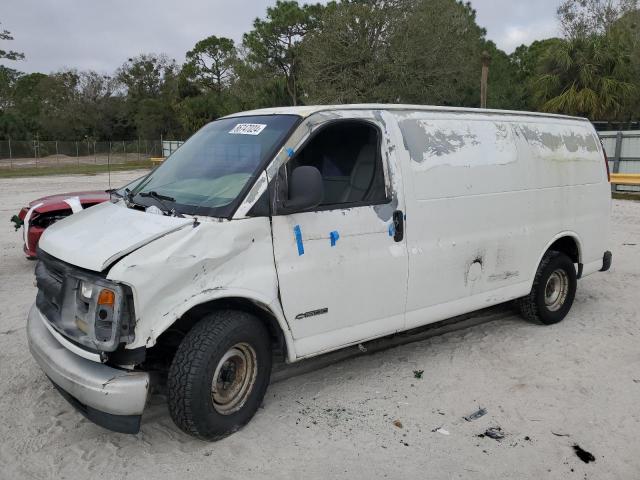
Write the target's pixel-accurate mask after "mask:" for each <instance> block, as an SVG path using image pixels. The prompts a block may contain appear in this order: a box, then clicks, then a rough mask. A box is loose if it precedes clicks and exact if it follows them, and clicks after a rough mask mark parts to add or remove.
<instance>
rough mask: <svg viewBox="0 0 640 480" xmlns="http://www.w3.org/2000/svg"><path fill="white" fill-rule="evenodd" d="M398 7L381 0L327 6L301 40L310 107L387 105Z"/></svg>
mask: <svg viewBox="0 0 640 480" xmlns="http://www.w3.org/2000/svg"><path fill="white" fill-rule="evenodd" d="M399 15H400V14H399V12H398V10H397V7H396V5H392V4H389V3H388V2H385V1H382V0H374V1H371V2H342V3H340V4H335V3H333V4H329V5H328V6H327V8H326V9H325V10H324V11H323V12H322V14H321V15H320V17H319V19H318V25H319V26H318V28H317V29H316V30H314V31H313V32H310V33H309V34H308V35H307V36H306V38H305V39H304V40H303V42H302V44H301V49H300V55H301V56H302V57H303V58H304V64H303V66H302V75H301V78H302V82H303V85H304V88H305V91H306V93H307V95H308V97H307V100H308V101H309V102H311V103H321V104H322V103H324V104H326V103H338V104H339V103H361V102H374V101H385V100H387V99H388V95H389V91H388V89H385V84H386V82H387V79H388V73H389V70H390V61H391V59H390V58H389V45H390V41H391V34H390V29H391V28H393V26H394V25H395V24H396V23H397V21H398V19H399Z"/></svg>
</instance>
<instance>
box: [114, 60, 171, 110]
mask: <svg viewBox="0 0 640 480" xmlns="http://www.w3.org/2000/svg"><path fill="white" fill-rule="evenodd" d="M176 71H177V65H176V62H175V60H171V59H169V58H168V57H167V56H166V55H155V54H152V53H151V54H141V55H138V56H137V57H133V58H130V59H129V60H127V62H125V63H124V64H123V65H122V67H120V68H119V69H118V71H117V72H116V78H117V79H118V80H119V81H120V82H121V83H122V85H124V87H125V88H126V91H127V95H128V96H129V97H131V98H135V99H143V98H149V97H156V96H158V95H160V93H161V91H162V89H163V88H164V85H165V82H166V80H167V79H168V78H174V77H175V74H176Z"/></svg>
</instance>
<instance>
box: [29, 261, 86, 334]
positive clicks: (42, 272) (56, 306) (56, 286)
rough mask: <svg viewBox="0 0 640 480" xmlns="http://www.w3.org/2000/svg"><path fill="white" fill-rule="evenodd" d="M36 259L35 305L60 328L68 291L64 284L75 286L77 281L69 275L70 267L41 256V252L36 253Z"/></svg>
mask: <svg viewBox="0 0 640 480" xmlns="http://www.w3.org/2000/svg"><path fill="white" fill-rule="evenodd" d="M38 259H39V260H38V264H37V265H36V283H37V286H38V295H37V297H36V305H37V307H38V308H39V309H40V311H41V312H42V313H43V314H44V316H45V317H47V319H48V320H49V321H50V322H51V323H52V324H53V325H54V326H60V323H61V318H60V317H61V314H62V306H63V304H64V300H65V299H64V296H65V291H66V290H67V289H68V288H65V287H67V285H65V282H74V283H76V284H77V282H78V280H77V279H75V278H73V277H71V276H70V275H69V274H70V273H72V272H71V270H72V268H73V267H71V266H70V265H66V264H64V263H62V262H60V261H57V260H55V259H53V257H50V256H49V255H46V254H45V255H43V252H42V251H40V252H38ZM76 288H77V285H73V286H72V289H73V290H75V289H76Z"/></svg>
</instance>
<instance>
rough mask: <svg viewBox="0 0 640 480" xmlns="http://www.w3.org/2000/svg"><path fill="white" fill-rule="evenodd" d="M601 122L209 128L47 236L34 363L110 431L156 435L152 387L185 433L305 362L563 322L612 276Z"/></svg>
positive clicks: (381, 114)
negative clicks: (492, 320)
mask: <svg viewBox="0 0 640 480" xmlns="http://www.w3.org/2000/svg"><path fill="white" fill-rule="evenodd" d="M610 197H611V194H610V186H609V183H608V172H607V164H606V160H605V155H604V152H603V149H602V146H601V144H600V141H599V139H598V137H597V135H596V132H595V131H594V129H593V127H592V126H591V124H590V123H589V122H588V121H587V120H585V119H580V118H569V117H560V116H551V115H541V114H534V113H523V112H502V111H480V110H467V109H455V108H436V107H418V106H404V105H352V106H347V105H343V106H320V107H299V108H275V109H268V110H259V111H252V112H245V113H238V114H235V115H231V116H229V117H226V118H222V119H220V120H217V121H215V122H212V123H210V124H208V125H207V126H205V127H204V128H202V129H201V130H200V131H199V132H198V133H196V134H195V135H194V136H193V137H191V139H190V140H189V141H187V142H186V143H185V144H184V145H183V146H182V147H181V148H180V149H179V150H177V151H176V152H175V153H174V154H173V155H172V156H171V157H170V158H169V159H168V160H167V161H166V162H165V163H163V164H162V165H160V166H159V167H158V168H157V169H156V170H154V171H153V172H151V173H150V174H149V175H148V177H146V178H145V179H144V180H143V181H142V182H141V183H140V184H139V185H138V186H137V187H135V188H134V189H133V191H127V192H126V194H125V195H124V197H122V198H116V197H114V198H113V199H112V201H111V202H106V203H103V204H101V205H98V206H95V207H92V208H90V209H87V210H84V211H82V212H80V213H78V214H76V215H73V216H71V217H69V218H67V219H64V220H62V221H60V222H59V223H56V224H55V225H53V226H52V227H51V228H49V229H47V230H46V232H45V234H44V236H43V237H42V239H41V241H40V251H39V252H38V257H39V259H40V261H39V262H38V264H37V267H36V277H37V284H38V295H37V300H36V303H35V305H34V306H33V307H32V309H31V311H30V313H29V322H28V338H29V345H30V348H31V352H32V354H33V356H34V357H35V359H36V360H37V361H38V363H39V364H40V367H41V368H42V370H44V372H45V373H46V375H47V376H48V377H49V378H50V379H51V380H52V382H53V383H54V384H55V385H56V387H57V388H58V389H59V390H60V392H61V393H62V394H63V395H64V396H65V397H66V398H67V399H68V400H69V401H71V402H72V403H73V404H74V405H75V406H77V407H78V408H79V409H80V410H81V412H82V413H83V414H85V415H86V416H87V417H88V418H89V419H91V420H93V421H94V422H96V423H98V424H100V425H102V426H104V427H106V428H110V429H112V430H115V431H120V432H137V431H138V430H139V427H140V418H141V415H142V413H143V410H144V407H145V403H146V400H147V397H148V396H149V392H150V387H151V386H152V385H153V382H152V380H154V381H155V379H156V378H162V377H163V376H164V377H165V378H166V381H167V389H168V402H169V411H170V413H171V416H172V417H173V419H174V421H175V422H176V424H177V425H178V426H179V427H180V428H181V429H182V430H184V431H185V432H188V433H190V434H192V435H195V436H197V437H200V438H203V439H210V440H212V439H219V438H221V437H223V436H225V435H228V434H230V433H232V432H234V431H235V430H237V429H238V428H240V427H241V426H242V425H244V424H245V423H246V422H248V421H249V420H250V419H251V417H252V416H253V414H254V413H255V411H256V409H257V408H258V406H259V405H260V403H261V401H262V398H263V396H264V394H265V390H266V388H267V385H268V383H269V376H270V371H271V363H272V358H274V356H277V355H282V356H283V357H284V359H285V360H286V361H287V362H295V361H298V360H301V359H303V358H308V357H312V356H315V355H319V354H322V353H324V352H328V351H331V350H335V349H339V348H342V347H345V346H348V345H353V344H357V343H360V342H365V341H367V340H371V339H374V338H378V337H382V336H387V335H391V334H394V333H397V332H400V331H403V330H408V329H412V328H415V327H419V326H421V325H425V324H429V323H432V322H436V321H440V320H443V319H447V318H450V317H453V316H456V315H460V314H463V313H467V312H471V311H474V310H477V309H480V308H484V307H487V306H490V305H495V304H498V303H502V302H507V301H511V300H517V302H518V304H519V305H520V308H521V311H522V313H523V314H524V316H525V317H526V318H527V319H529V320H532V321H537V322H541V323H544V324H552V323H556V322H559V321H560V320H562V319H563V318H564V317H565V316H566V315H567V313H568V312H569V309H570V308H571V305H572V302H573V300H574V295H575V292H576V280H577V279H578V278H580V277H583V276H586V275H589V274H592V273H594V272H597V271H605V270H607V269H608V268H609V266H610V264H611V253H609V252H608V251H607V243H608V231H609V214H610Z"/></svg>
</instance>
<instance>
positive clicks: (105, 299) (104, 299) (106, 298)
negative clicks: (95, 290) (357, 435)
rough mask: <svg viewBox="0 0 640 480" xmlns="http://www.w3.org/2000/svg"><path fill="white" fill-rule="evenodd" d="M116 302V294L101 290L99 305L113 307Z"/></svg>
mask: <svg viewBox="0 0 640 480" xmlns="http://www.w3.org/2000/svg"><path fill="white" fill-rule="evenodd" d="M115 302H116V294H115V293H114V292H113V291H111V290H109V289H106V288H103V289H102V290H100V295H98V305H108V306H111V307H113V305H114V303H115Z"/></svg>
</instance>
